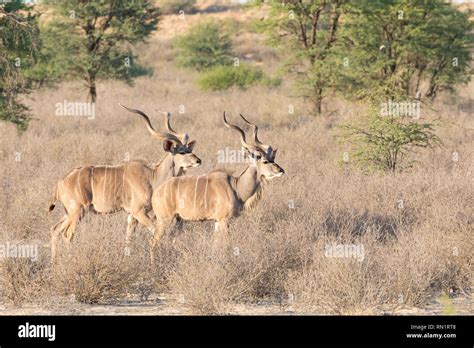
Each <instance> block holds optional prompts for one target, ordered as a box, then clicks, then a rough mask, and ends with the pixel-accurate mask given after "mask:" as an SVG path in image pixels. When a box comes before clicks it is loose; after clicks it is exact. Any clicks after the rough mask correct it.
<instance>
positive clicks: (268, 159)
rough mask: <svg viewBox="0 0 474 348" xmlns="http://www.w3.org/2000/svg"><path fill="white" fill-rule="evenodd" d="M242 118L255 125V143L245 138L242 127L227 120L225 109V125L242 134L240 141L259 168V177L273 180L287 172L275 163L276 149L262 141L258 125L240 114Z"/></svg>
mask: <svg viewBox="0 0 474 348" xmlns="http://www.w3.org/2000/svg"><path fill="white" fill-rule="evenodd" d="M240 116H241V117H242V119H243V120H244V121H245V122H246V123H248V124H250V125H251V126H253V128H254V143H253V144H249V143H247V141H246V138H245V132H244V131H243V130H242V128H240V127H238V126H235V125H232V124H229V123H228V122H227V119H226V116H225V111H224V117H223V118H224V125H225V126H226V127H227V128H230V129H233V130H235V131H237V132H238V133H239V135H240V143H241V145H242V148H243V150H244V151H245V152H246V153H247V155H248V156H249V157H250V159H251V160H252V165H254V166H255V167H256V168H257V173H258V176H259V178H260V177H264V178H265V179H266V180H271V179H273V178H276V177H279V176H282V175H283V174H285V171H284V170H283V168H282V167H280V166H279V165H278V164H277V163H275V156H276V150H273V148H272V147H271V146H270V145H266V144H264V143H262V142H261V141H260V140H259V139H258V135H257V133H258V127H257V126H256V125H255V124H252V123H250V122H249V121H247V120H246V119H245V117H243V116H242V115H240Z"/></svg>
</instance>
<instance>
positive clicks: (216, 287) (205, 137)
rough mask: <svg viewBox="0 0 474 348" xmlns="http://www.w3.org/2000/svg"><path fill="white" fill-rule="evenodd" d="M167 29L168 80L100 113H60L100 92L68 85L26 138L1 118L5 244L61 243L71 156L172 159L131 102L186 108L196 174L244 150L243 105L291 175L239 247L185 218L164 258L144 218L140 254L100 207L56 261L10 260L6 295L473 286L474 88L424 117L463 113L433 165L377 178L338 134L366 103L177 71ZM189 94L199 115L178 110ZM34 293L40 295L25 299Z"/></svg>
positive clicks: (318, 308)
mask: <svg viewBox="0 0 474 348" xmlns="http://www.w3.org/2000/svg"><path fill="white" fill-rule="evenodd" d="M226 16H229V14H226ZM163 37H164V39H162V38H160V37H159V36H156V37H154V38H153V39H152V40H151V42H150V45H149V46H148V47H147V48H146V49H142V50H141V51H140V52H141V54H142V61H143V62H145V63H146V64H148V65H150V66H152V67H153V68H154V70H155V71H154V75H153V76H151V77H142V78H139V79H138V80H137V81H136V84H135V86H134V87H127V86H125V85H122V84H120V83H117V82H108V81H106V82H103V83H101V84H100V85H99V88H98V95H99V100H98V104H97V110H96V113H97V116H96V118H95V119H94V120H87V119H85V118H84V117H82V118H81V117H77V118H73V117H58V116H55V104H56V103H58V102H59V103H60V102H62V101H63V100H68V101H84V100H85V97H86V94H85V91H84V90H83V89H81V86H80V85H79V84H74V83H65V84H62V85H61V86H60V87H59V88H58V89H57V90H49V89H43V90H39V91H37V92H36V93H35V94H34V95H33V97H32V99H30V100H28V104H29V105H30V107H31V109H32V113H33V115H34V117H35V118H36V120H34V121H33V122H32V123H31V127H30V129H29V131H28V132H27V133H26V134H24V135H21V136H20V135H18V134H17V132H16V130H15V129H14V128H13V127H12V126H10V125H6V124H3V123H2V124H0V131H1V133H2V138H1V142H2V152H1V153H0V161H1V166H0V174H1V180H2V185H1V190H2V191H1V194H2V200H0V209H1V220H0V228H1V230H0V243H3V242H4V241H9V240H19V239H22V240H40V241H42V242H44V243H47V242H48V241H49V228H50V227H51V226H52V225H53V224H54V223H55V222H56V221H57V220H58V219H59V218H60V216H61V214H62V212H61V208H59V209H56V210H55V211H54V213H53V214H52V215H51V216H49V215H48V214H47V207H48V205H49V202H50V199H51V194H52V190H53V186H54V184H55V182H56V181H57V180H58V179H59V178H60V177H61V176H62V175H63V174H64V173H66V172H67V171H68V170H69V169H70V168H71V167H75V166H80V165H84V164H113V163H119V162H121V161H122V160H124V159H125V158H126V157H127V156H130V158H141V159H145V160H147V161H149V162H151V163H152V162H158V161H159V160H160V159H161V158H162V157H163V151H162V146H161V144H160V143H159V142H157V141H156V140H153V139H152V138H151V137H149V136H148V133H147V132H146V130H145V128H144V127H143V124H142V123H141V122H140V120H139V119H137V118H135V117H133V116H131V115H130V114H128V113H126V112H124V111H123V110H121V109H120V108H119V107H118V105H117V103H118V102H121V103H123V104H125V105H130V106H134V107H138V108H140V109H143V110H145V111H146V112H148V113H149V114H150V115H152V116H153V122H154V123H155V124H157V125H160V126H161V117H159V116H158V113H156V112H154V110H156V109H159V110H170V111H171V112H173V113H174V121H173V124H174V125H175V128H177V129H178V130H183V131H187V132H189V134H190V135H191V137H192V138H195V139H197V146H196V148H195V152H196V154H197V155H198V156H199V157H200V158H202V159H203V165H202V166H201V167H200V168H199V169H198V170H195V171H194V172H193V173H206V172H209V171H210V170H212V169H213V168H214V167H217V166H218V163H217V157H218V156H217V152H218V150H221V149H224V148H225V147H226V146H228V147H231V148H235V149H237V148H238V138H237V137H236V136H234V135H232V134H231V133H230V132H229V131H228V130H227V129H225V128H224V127H223V126H222V123H221V120H220V117H221V115H222V111H223V110H226V111H229V112H231V117H232V119H233V120H236V116H237V115H238V112H242V113H244V114H245V115H248V117H249V118H250V119H252V120H255V121H256V122H257V123H259V124H260V125H261V138H262V139H263V140H264V141H266V142H269V143H271V144H273V145H275V146H276V147H278V148H279V149H280V150H279V153H278V158H277V162H278V163H279V164H280V165H281V166H282V167H283V168H284V169H285V170H286V172H287V175H286V176H285V177H283V178H280V179H275V181H274V182H271V183H270V185H269V186H268V188H267V190H266V192H265V193H264V196H263V199H262V201H261V202H260V204H259V206H258V207H257V209H256V210H255V211H253V212H251V213H250V214H249V215H246V216H243V217H241V218H239V219H238V220H236V221H234V222H233V224H232V226H231V240H230V241H229V248H228V249H227V250H222V251H220V252H219V253H217V254H212V253H211V251H210V247H209V244H210V242H211V241H210V239H211V236H212V230H213V225H212V224H211V223H194V224H193V223H185V224H184V226H183V231H182V233H180V234H178V235H177V236H176V237H175V238H173V237H171V236H166V237H165V238H164V240H163V243H162V244H161V245H160V247H159V248H158V250H157V259H156V260H157V262H156V263H157V266H156V268H155V269H152V270H150V269H148V267H147V266H146V262H145V260H147V252H148V245H147V237H148V232H147V231H146V230H145V229H143V228H139V229H138V230H137V235H136V238H135V241H134V245H133V248H132V250H133V252H132V256H130V257H128V258H127V257H124V256H123V241H124V238H125V228H126V215H125V214H124V213H118V214H114V215H110V216H107V217H103V216H90V217H88V218H87V219H85V220H84V221H83V222H82V223H81V224H80V227H79V229H78V233H77V237H78V238H77V240H75V241H74V243H73V246H72V249H71V250H70V251H69V252H65V254H64V255H62V256H61V259H60V262H59V263H58V264H57V265H56V266H54V267H50V266H47V265H43V263H44V262H46V261H47V260H48V255H43V256H42V258H41V260H42V261H41V262H43V263H41V266H40V264H38V265H32V264H31V262H27V261H25V262H23V261H21V262H18V261H17V260H16V262H10V261H4V262H3V273H2V280H1V281H2V288H3V289H4V291H3V295H4V296H7V297H8V299H10V300H11V301H13V302H15V303H20V302H22V300H23V302H24V301H40V300H41V299H44V298H46V297H48V296H53V295H54V294H67V295H71V294H74V295H75V298H76V300H78V301H83V302H87V303H97V302H107V301H113V300H115V301H116V300H117V299H121V298H124V297H127V296H132V295H133V296H140V297H142V298H146V297H147V296H148V295H149V294H150V293H151V292H152V291H155V292H167V293H170V294H171V295H172V296H173V297H175V298H176V299H178V301H179V302H183V305H186V306H189V307H190V308H191V309H192V311H194V312H195V313H201V314H202V313H205V314H209V313H230V312H232V308H234V306H235V305H236V304H239V303H240V304H242V303H243V304H256V303H262V302H265V301H272V302H276V303H280V304H281V305H282V308H290V309H292V310H295V311H297V312H305V313H337V314H343V313H344V314H345V313H350V314H355V313H376V312H377V311H380V310H381V311H384V312H391V311H393V310H394V309H396V308H398V307H403V306H423V305H424V304H425V303H426V302H427V301H428V300H429V299H430V298H432V297H433V296H436V295H437V294H438V293H439V292H440V291H446V292H449V291H451V292H453V291H454V293H455V294H463V293H470V292H471V291H472V288H471V287H472V284H473V279H472V269H473V255H474V238H473V232H472V231H473V220H472V206H473V203H474V202H473V190H472V171H473V165H472V163H473V162H472V159H473V150H472V149H473V146H472V134H473V133H472V132H473V131H472V129H473V120H472V116H470V114H472V111H473V110H472V97H473V96H472V88H473V84H471V85H470V86H469V87H468V88H464V89H463V90H462V91H461V93H460V95H459V97H457V98H456V99H453V98H449V97H446V98H445V100H440V101H439V102H438V104H437V105H436V111H429V112H428V111H427V112H426V113H425V114H424V115H422V117H424V116H425V117H432V116H435V115H439V116H441V117H442V118H443V119H444V120H446V121H450V122H451V123H455V124H451V125H449V124H448V122H447V123H446V126H444V127H443V128H442V129H440V131H439V135H440V137H441V138H442V140H443V141H444V147H443V148H440V149H437V150H430V151H425V152H420V153H419V154H417V155H416V159H417V160H418V161H419V165H418V166H417V167H415V168H414V169H413V170H412V171H410V172H407V173H401V174H384V173H380V174H373V175H364V174H362V173H360V172H358V171H356V170H354V169H351V168H349V167H347V168H346V167H340V166H339V165H338V164H337V163H338V161H339V160H340V159H341V157H342V154H343V152H344V151H345V150H346V149H345V147H344V146H339V145H336V142H335V140H334V134H333V132H332V127H333V126H334V124H335V123H337V122H341V121H343V120H345V119H347V118H349V117H351V116H353V115H354V114H355V113H356V112H357V110H359V109H360V108H359V106H357V105H351V104H349V103H346V102H342V101H340V100H337V99H330V100H328V104H327V110H328V111H327V115H326V116H323V117H320V118H312V117H310V116H308V112H307V109H306V108H305V105H304V104H303V103H302V102H301V101H300V100H298V99H293V98H291V97H289V96H288V95H291V93H290V92H289V90H287V87H286V86H283V87H282V88H281V89H268V88H265V87H257V88H252V89H250V90H247V91H239V90H231V91H226V92H221V93H205V92H201V91H199V90H198V89H197V88H196V86H195V84H194V78H195V77H196V76H195V75H194V74H193V73H190V72H188V71H184V70H181V69H178V68H176V67H175V65H174V63H173V57H174V51H173V48H172V45H171V37H172V35H171V34H170V33H169V32H165V33H164V35H163ZM238 42H239V43H238V47H236V50H237V51H238V52H240V53H242V54H244V53H245V51H246V48H245V46H242V45H246V44H248V42H246V41H245V40H240V39H239V40H238ZM252 50H255V46H254V47H252ZM263 52H267V51H263ZM263 54H264V56H265V57H268V62H267V63H265V64H269V66H272V67H273V66H275V61H272V59H274V57H273V55H271V54H268V53H263ZM255 55H257V53H255ZM259 56H262V55H261V54H260V55H259ZM266 59H267V58H266ZM180 105H184V107H185V109H186V112H185V113H184V114H179V113H178V108H179V106H180ZM289 105H294V107H295V113H294V114H289V113H288V107H289ZM17 152H18V153H20V160H19V161H16V160H15V159H18V157H17V158H15V157H16V156H15V153H17ZM453 152H457V153H458V156H459V160H458V161H453V159H452V156H453ZM241 166H242V165H237V166H234V167H236V168H240V167H241ZM400 201H403V203H402V204H401V203H400ZM175 232H176V231H175ZM332 243H339V244H356V245H363V246H364V251H365V252H364V259H363V261H361V262H358V261H356V260H354V259H351V258H330V257H325V247H326V245H328V244H332ZM46 263H47V262H46ZM36 275H38V276H36ZM44 279H51V281H47V282H45V281H44ZM5 289H6V291H5ZM21 289H28V291H29V292H30V294H31V295H33V296H31V295H28V296H25V298H24V299H21V296H19V295H18V294H19V293H22V291H19V290H21ZM5 292H6V294H5Z"/></svg>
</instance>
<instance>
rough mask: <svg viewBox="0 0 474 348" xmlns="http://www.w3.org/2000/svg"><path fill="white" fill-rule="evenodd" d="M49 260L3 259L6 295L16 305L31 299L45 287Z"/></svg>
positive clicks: (3, 284)
mask: <svg viewBox="0 0 474 348" xmlns="http://www.w3.org/2000/svg"><path fill="white" fill-rule="evenodd" d="M46 266H47V261H45V260H39V261H33V260H31V259H26V258H7V259H5V260H4V261H3V276H2V286H1V287H0V288H3V289H2V290H3V294H4V296H5V297H6V298H7V299H8V300H9V301H10V302H12V303H13V305H15V306H20V305H22V304H23V303H24V302H27V301H30V300H32V299H34V298H35V297H37V296H38V294H39V293H40V292H41V291H43V290H44V289H45V285H46V274H47V272H46Z"/></svg>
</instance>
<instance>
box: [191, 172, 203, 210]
mask: <svg viewBox="0 0 474 348" xmlns="http://www.w3.org/2000/svg"><path fill="white" fill-rule="evenodd" d="M200 177H201V175H198V176H197V178H196V184H194V203H193V210H194V209H195V208H196V196H197V188H198V181H199V178H200Z"/></svg>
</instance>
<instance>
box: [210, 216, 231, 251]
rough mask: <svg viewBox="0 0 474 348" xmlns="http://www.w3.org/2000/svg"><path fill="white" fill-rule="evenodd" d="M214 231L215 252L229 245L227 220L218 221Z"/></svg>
mask: <svg viewBox="0 0 474 348" xmlns="http://www.w3.org/2000/svg"><path fill="white" fill-rule="evenodd" d="M214 229H215V233H214V241H213V244H212V246H213V249H214V250H217V249H220V248H222V247H224V246H225V245H227V241H228V239H229V223H228V221H227V220H221V221H217V222H216V224H215V228H214Z"/></svg>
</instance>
